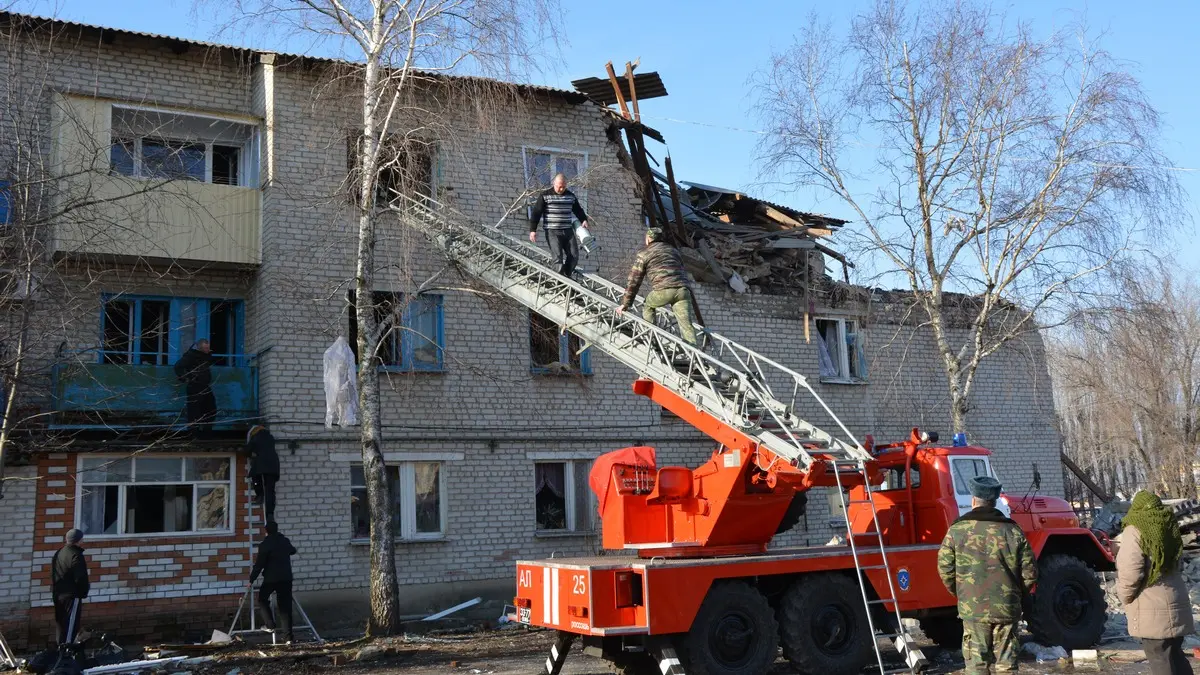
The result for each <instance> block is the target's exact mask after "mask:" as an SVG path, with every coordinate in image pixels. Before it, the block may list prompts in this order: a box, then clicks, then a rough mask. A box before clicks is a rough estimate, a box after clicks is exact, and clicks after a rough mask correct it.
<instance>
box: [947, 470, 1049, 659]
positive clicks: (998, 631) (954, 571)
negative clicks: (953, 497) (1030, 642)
mask: <svg viewBox="0 0 1200 675" xmlns="http://www.w3.org/2000/svg"><path fill="white" fill-rule="evenodd" d="M968 487H969V488H970V490H971V506H972V509H971V510H970V511H967V512H966V513H964V514H963V515H962V516H960V517H959V518H958V520H956V521H954V523H953V524H952V525H951V526H950V529H949V530H948V531H947V532H946V538H945V539H944V540H943V541H942V548H941V550H940V551H938V573H939V574H940V575H941V577H942V583H943V584H945V585H946V589H947V590H949V591H950V593H952V594H954V595H956V596H958V615H959V617H961V618H962V622H963V647H962V652H963V660H964V661H965V662H966V670H965V672H966V673H967V675H983V674H986V673H990V672H997V673H1012V672H1016V670H1017V656H1018V651H1019V649H1020V646H1021V643H1020V642H1019V641H1018V640H1017V637H1018V635H1019V631H1018V630H1017V628H1018V627H1017V624H1018V623H1019V622H1020V621H1021V606H1022V600H1023V599H1024V598H1025V597H1026V596H1027V595H1029V594H1030V593H1031V592H1032V591H1033V585H1034V583H1035V582H1037V561H1036V560H1035V559H1034V557H1033V549H1032V548H1030V546H1029V541H1028V540H1026V539H1025V534H1024V533H1023V532H1021V527H1020V526H1019V525H1017V524H1016V523H1014V522H1013V521H1012V520H1010V519H1008V518H1006V517H1005V516H1004V514H1003V513H1001V512H1000V510H999V509H997V508H996V501H997V500H998V499H1000V481H998V480H996V479H995V478H992V477H991V476H975V477H973V478H972V479H971V480H970V482H969V483H968Z"/></svg>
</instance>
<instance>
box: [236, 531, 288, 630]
mask: <svg viewBox="0 0 1200 675" xmlns="http://www.w3.org/2000/svg"><path fill="white" fill-rule="evenodd" d="M266 530H267V537H266V539H263V540H262V543H260V544H259V545H258V553H257V554H256V555H255V556H254V569H253V570H251V571H250V583H248V584H246V586H247V587H252V586H253V585H254V581H255V580H256V579H258V575H259V574H262V578H263V583H262V587H260V588H259V589H258V609H259V611H260V613H261V614H260V616H262V619H263V624H264V625H266V627H267V628H269V629H271V630H275V627H276V626H275V618H274V617H273V616H271V594H272V593H274V594H275V604H276V605H277V606H278V608H279V619H280V623H282V624H283V632H284V634H285V635H286V636H287V637H286V639H287V641H288V642H289V643H290V642H292V640H293V638H292V556H293V555H296V547H295V546H292V542H290V541H288V538H287V537H285V536H283V535H282V534H280V533H279V525H277V524H276V523H275V522H274V521H271V522H268V523H267V526H266Z"/></svg>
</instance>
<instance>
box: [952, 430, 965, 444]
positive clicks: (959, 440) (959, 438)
mask: <svg viewBox="0 0 1200 675" xmlns="http://www.w3.org/2000/svg"><path fill="white" fill-rule="evenodd" d="M954 447H956V448H965V447H967V435H966V434H964V433H962V432H959V433H957V434H954Z"/></svg>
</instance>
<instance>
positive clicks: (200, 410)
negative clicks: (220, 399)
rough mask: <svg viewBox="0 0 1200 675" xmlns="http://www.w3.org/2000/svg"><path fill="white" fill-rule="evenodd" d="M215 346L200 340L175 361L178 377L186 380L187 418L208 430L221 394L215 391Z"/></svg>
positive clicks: (197, 427)
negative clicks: (213, 385) (213, 377)
mask: <svg viewBox="0 0 1200 675" xmlns="http://www.w3.org/2000/svg"><path fill="white" fill-rule="evenodd" d="M212 365H213V356H212V347H211V346H210V345H209V342H208V340H197V341H196V343H195V344H194V345H192V347H191V349H189V350H187V352H186V353H185V354H184V355H183V356H181V357H179V360H178V361H176V362H175V377H177V378H178V379H179V381H180V382H183V383H184V385H185V387H186V389H185V392H186V394H187V420H188V424H190V425H191V426H192V428H193V429H196V430H197V431H199V432H201V433H207V432H208V431H209V430H210V429H212V423H213V420H214V419H216V417H217V397H216V396H214V395H213V390H212Z"/></svg>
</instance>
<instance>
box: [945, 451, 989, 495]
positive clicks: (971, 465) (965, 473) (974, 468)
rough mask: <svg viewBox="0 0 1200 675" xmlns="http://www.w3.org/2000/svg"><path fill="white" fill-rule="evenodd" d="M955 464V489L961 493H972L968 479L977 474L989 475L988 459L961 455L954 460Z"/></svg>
mask: <svg viewBox="0 0 1200 675" xmlns="http://www.w3.org/2000/svg"><path fill="white" fill-rule="evenodd" d="M952 464H953V465H954V491H955V492H956V493H958V494H960V495H968V494H971V491H970V489H969V488H968V487H967V481H969V480H971V479H972V478H974V477H975V476H987V475H989V473H988V466H987V461H985V460H982V459H975V458H973V457H959V458H956V459H955V460H954V462H952Z"/></svg>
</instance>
